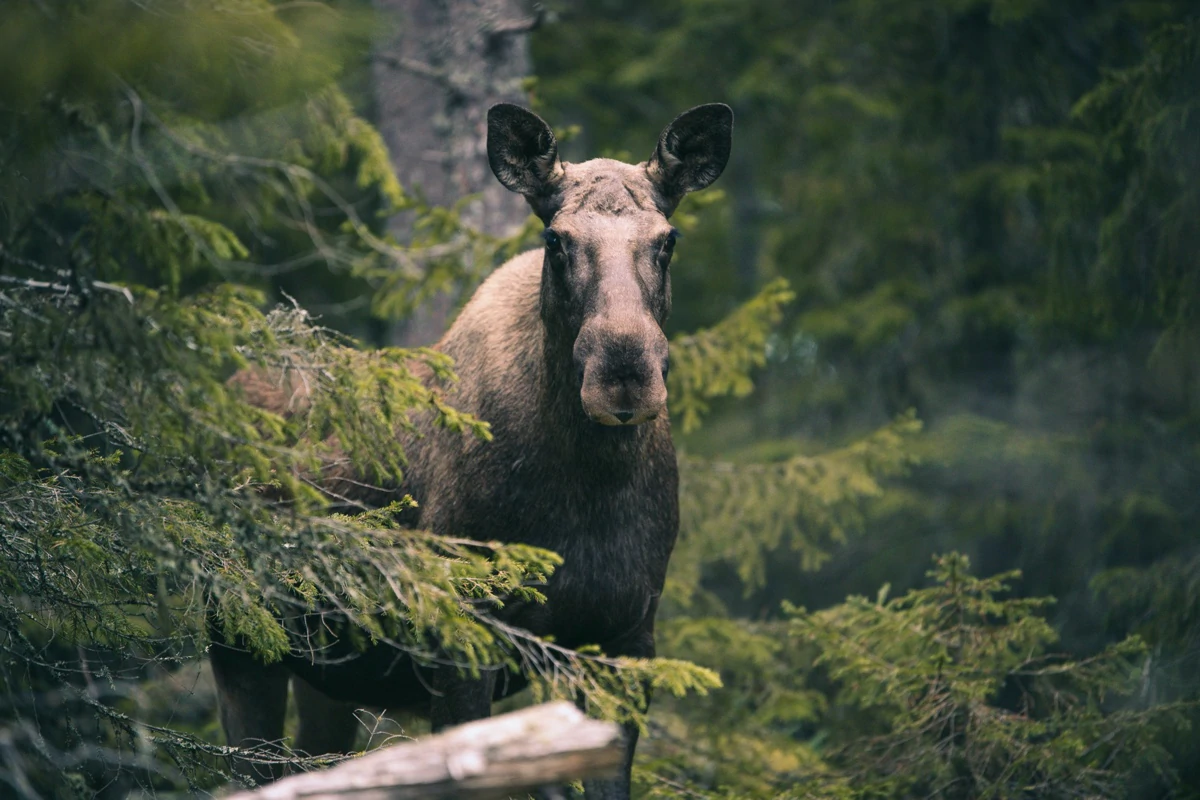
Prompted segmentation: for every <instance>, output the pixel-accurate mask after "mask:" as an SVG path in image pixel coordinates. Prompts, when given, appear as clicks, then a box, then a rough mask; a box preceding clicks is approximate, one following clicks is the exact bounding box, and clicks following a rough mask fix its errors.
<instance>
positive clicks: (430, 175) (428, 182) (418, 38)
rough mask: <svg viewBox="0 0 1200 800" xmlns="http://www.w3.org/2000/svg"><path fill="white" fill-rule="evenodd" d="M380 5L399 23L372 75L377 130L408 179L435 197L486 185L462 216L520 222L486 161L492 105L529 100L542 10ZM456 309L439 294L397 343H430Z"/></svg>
mask: <svg viewBox="0 0 1200 800" xmlns="http://www.w3.org/2000/svg"><path fill="white" fill-rule="evenodd" d="M375 6H376V8H377V9H378V10H379V11H381V12H382V13H383V14H384V15H385V16H386V17H388V18H389V19H390V20H392V21H393V22H394V24H395V25H396V35H395V36H394V37H392V38H391V39H390V40H389V41H387V42H385V43H384V44H383V45H382V46H381V47H380V48H379V50H378V52H377V54H376V58H375V65H374V80H375V95H376V104H377V115H378V126H379V130H380V131H381V133H382V134H383V137H384V139H385V141H386V142H387V145H388V148H389V150H390V151H391V157H392V166H393V168H394V169H395V171H396V174H397V176H398V177H399V178H400V182H401V183H402V184H403V185H404V187H405V189H406V190H409V191H412V190H413V189H419V190H420V191H421V192H422V193H423V194H424V196H425V197H426V198H427V199H428V201H429V202H430V203H432V204H434V205H442V206H444V205H450V204H452V203H454V202H456V201H458V200H459V199H461V198H462V197H464V196H465V195H468V194H479V195H480V199H479V200H477V201H476V202H474V203H472V204H471V206H470V207H469V208H468V209H464V211H463V218H464V221H465V222H466V223H467V224H469V225H471V226H472V227H474V228H477V229H479V230H482V231H484V232H486V233H489V234H493V235H500V234H505V233H508V232H510V231H512V230H513V229H514V228H515V227H516V226H518V225H520V224H521V222H522V221H523V220H524V219H525V218H526V217H527V216H528V213H529V212H528V209H527V208H526V207H525V204H524V202H523V201H522V200H521V198H519V197H517V196H516V195H514V194H512V193H510V192H508V191H507V190H505V189H504V188H503V187H502V186H500V184H499V183H498V182H497V181H496V180H495V178H493V177H492V174H491V170H490V169H489V168H488V163H487V110H488V108H489V107H490V106H491V105H492V104H493V103H497V102H502V101H504V102H513V103H523V102H524V100H525V97H524V92H523V91H522V88H521V81H522V80H523V79H524V78H525V76H526V75H528V73H529V71H530V59H529V35H528V34H529V31H530V30H532V29H533V28H534V27H535V26H536V25H537V23H538V22H539V21H540V16H537V15H535V14H534V12H533V11H532V10H531V9H530V8H528V7H527V5H526V4H525V3H524V2H521V0H375ZM408 225H409V220H408V219H406V218H404V217H403V216H401V217H398V218H397V219H395V220H393V232H394V233H396V234H397V235H398V236H399V237H400V238H401V240H403V239H404V238H405V237H406V235H407V228H408ZM449 312H450V301H449V299H448V298H445V297H439V298H438V299H437V300H435V301H434V302H431V303H428V304H426V306H425V307H424V308H422V309H420V310H418V312H417V313H416V314H415V315H413V317H412V318H410V319H409V320H407V321H406V322H405V323H404V324H401V325H397V326H395V329H394V330H393V331H392V334H391V335H390V336H389V338H390V339H391V341H390V342H389V343H391V344H401V345H424V344H430V343H432V342H433V341H435V340H436V339H437V338H438V337H439V336H440V335H441V334H442V332H443V330H444V328H445V325H446V320H447V317H448V314H449Z"/></svg>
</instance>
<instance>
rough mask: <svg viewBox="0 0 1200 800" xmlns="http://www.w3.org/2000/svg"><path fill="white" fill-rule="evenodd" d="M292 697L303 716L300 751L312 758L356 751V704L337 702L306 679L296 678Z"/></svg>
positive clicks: (358, 725) (297, 737)
mask: <svg viewBox="0 0 1200 800" xmlns="http://www.w3.org/2000/svg"><path fill="white" fill-rule="evenodd" d="M292 695H293V696H294V697H295V699H296V710H297V711H298V712H299V717H300V731H299V733H298V734H297V735H296V749H297V750H298V751H300V752H301V753H305V754H307V755H310V756H323V755H328V754H335V755H346V754H348V753H353V752H354V741H355V739H357V738H358V729H359V727H361V726H360V724H359V721H358V718H357V717H355V716H354V705H353V704H352V703H343V702H341V701H339V700H333V699H332V698H330V697H329V696H328V695H326V694H324V693H322V692H320V691H318V690H317V689H315V688H313V686H312V684H310V683H309V682H308V681H305V680H304V679H302V678H299V677H296V678H293V679H292Z"/></svg>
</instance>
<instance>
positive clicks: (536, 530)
mask: <svg viewBox="0 0 1200 800" xmlns="http://www.w3.org/2000/svg"><path fill="white" fill-rule="evenodd" d="M488 125H489V127H488V154H489V161H490V162H491V166H492V170H493V172H494V173H495V174H496V176H497V178H498V179H499V180H500V181H501V183H503V184H504V185H505V186H507V187H508V188H510V189H512V190H514V191H517V192H519V193H521V194H523V195H524V196H525V197H526V198H527V199H528V201H529V203H530V205H531V206H532V208H533V209H534V211H535V213H537V214H538V216H539V217H540V218H541V219H542V221H543V222H544V223H546V232H545V234H544V238H545V241H546V246H545V248H544V249H542V250H537V251H531V252H527V253H524V254H522V255H520V256H517V257H516V258H514V259H513V260H512V261H510V262H508V263H507V264H505V265H504V266H502V267H500V268H499V269H498V270H497V271H496V272H495V273H494V274H493V275H492V276H491V277H489V278H488V280H487V281H485V282H484V283H483V285H482V286H480V288H479V289H478V290H477V291H476V293H475V295H474V297H472V299H471V301H470V302H469V303H468V304H467V305H466V307H465V308H464V309H463V311H462V313H461V314H460V315H459V317H458V319H457V320H456V321H455V323H454V325H453V326H452V327H451V328H450V330H449V331H448V332H447V334H446V335H445V336H444V337H443V339H442V340H441V342H439V343H438V345H437V348H438V349H440V350H442V351H443V352H445V353H446V354H448V355H449V356H451V357H452V358H453V359H454V362H455V364H456V369H457V371H458V374H459V382H458V383H457V384H456V385H455V386H454V387H453V388H451V389H450V390H449V392H448V396H447V401H448V402H449V403H450V404H451V405H453V406H455V407H456V408H459V409H462V410H464V411H469V412H471V413H473V414H475V415H477V416H479V417H481V418H483V419H486V420H488V421H489V422H490V423H491V425H492V431H493V434H494V436H493V439H492V440H491V441H483V440H479V439H474V438H471V437H463V436H461V435H458V434H454V433H451V432H449V431H444V430H438V429H428V430H425V431H423V433H422V435H420V436H416V437H413V438H412V439H411V441H407V442H406V443H405V445H406V452H407V453H408V456H409V469H408V472H407V474H406V476H405V483H404V485H403V487H402V488H403V491H404V492H406V493H409V494H411V495H412V496H413V497H414V499H416V500H417V501H418V507H417V509H416V510H415V514H416V515H417V516H416V518H414V519H413V520H411V522H413V523H414V524H417V525H420V526H421V527H424V528H428V529H430V530H432V531H434V532H437V533H446V534H453V535H455V536H462V537H467V538H471V539H477V540H481V541H488V540H497V541H505V542H521V543H526V544H531V545H536V546H539V547H544V548H547V549H550V550H554V551H555V552H557V553H558V554H560V555H561V556H562V557H563V563H562V565H561V566H560V567H559V568H558V569H557V570H556V571H555V573H554V575H553V576H552V577H551V579H550V581H549V583H548V585H547V586H546V587H545V589H544V593H545V595H546V598H547V602H546V603H544V604H518V605H516V606H515V607H514V608H513V609H512V610H510V611H508V612H506V616H505V621H506V622H507V623H509V624H511V625H515V626H518V627H521V628H524V629H527V630H528V631H530V632H531V633H533V634H536V635H539V636H553V637H554V638H555V640H556V641H557V642H559V643H560V644H563V645H566V646H568V647H575V646H580V645H584V644H596V645H599V646H600V647H601V648H602V649H603V650H604V651H605V652H606V653H608V654H609V655H627V656H640V657H650V656H653V655H654V635H653V631H654V615H655V611H656V610H657V604H658V597H659V594H660V593H661V591H662V587H663V581H664V579H665V576H666V569H667V562H668V559H669V557H670V554H671V550H672V547H673V546H674V543H675V537H676V533H677V530H678V525H679V510H678V474H677V471H676V460H675V452H674V448H673V446H672V443H671V432H670V421H669V418H668V416H667V413H666V383H665V381H666V375H667V368H668V364H667V342H666V338H665V336H664V334H663V332H662V325H663V323H664V321H665V320H666V318H667V315H668V314H669V312H670V271H669V263H670V259H671V254H672V251H673V248H674V242H675V238H676V236H677V232H676V231H675V230H674V229H673V228H672V227H671V226H670V224H669V222H668V221H667V220H668V217H669V216H670V214H671V213H672V212H673V211H674V209H675V206H676V205H677V204H678V202H679V201H680V199H682V197H683V195H684V194H685V193H687V192H689V191H694V190H696V189H700V188H704V187H705V186H707V185H709V184H710V183H711V182H712V181H713V180H715V179H716V178H717V176H719V175H720V173H721V171H722V169H723V168H724V166H725V163H726V161H727V159H728V156H729V148H730V137H731V133H732V113H731V112H730V110H729V109H728V107H726V106H723V105H716V104H715V105H708V106H700V107H698V108H695V109H692V110H691V111H689V112H685V113H684V114H682V115H680V117H678V118H677V119H676V120H675V121H674V122H673V123H672V124H671V125H670V126H668V128H667V129H666V130H665V131H664V132H663V135H662V137H660V140H659V143H658V147H657V148H656V150H655V153H654V155H653V156H652V157H651V159H650V160H649V161H648V162H646V163H643V164H637V165H631V164H625V163H622V162H619V161H612V160H608V159H595V160H592V161H588V162H583V163H581V164H568V163H563V162H561V161H560V160H559V158H558V152H557V144H556V142H555V139H554V135H553V133H552V132H551V130H550V128H549V127H548V126H547V125H546V124H545V123H544V122H543V121H542V120H541V119H539V118H538V117H537V116H535V115H534V114H532V113H531V112H528V111H526V110H524V109H521V108H519V107H516V106H511V105H499V106H495V107H493V108H492V109H491V111H490V112H489V115H488ZM212 662H213V668H214V673H215V675H216V678H217V683H218V690H219V693H220V696H221V711H222V724H223V725H224V727H225V731H226V736H227V738H228V740H229V741H230V742H231V743H241V742H245V741H249V740H263V741H271V740H275V739H278V738H279V737H280V736H281V734H282V722H283V711H284V708H285V705H286V697H287V681H288V678H289V673H291V674H294V675H296V676H298V677H299V678H301V679H302V680H299V681H296V694H297V698H298V700H299V704H298V705H299V712H300V723H301V729H300V735H299V740H298V741H297V748H298V749H301V750H305V751H307V752H310V753H320V752H341V751H345V750H347V749H349V748H350V747H351V746H352V745H353V738H354V733H355V728H354V720H353V717H352V716H350V715H349V714H348V713H347V711H346V706H345V705H344V704H345V703H352V704H357V705H379V706H385V707H392V708H396V707H407V708H418V709H424V710H427V711H428V713H429V714H430V716H431V718H432V721H433V724H434V726H435V728H438V727H442V726H445V725H451V724H458V723H461V722H466V721H469V720H471V719H475V718H478V717H481V716H486V715H487V714H488V713H489V711H490V705H491V702H492V700H493V697H495V696H500V695H502V694H503V693H504V692H505V691H506V689H507V688H513V687H515V686H516V685H518V684H516V683H508V684H506V685H504V686H500V687H497V686H496V685H495V675H494V673H490V674H485V675H484V677H482V678H475V679H470V678H464V677H462V676H460V675H459V674H458V673H457V671H455V670H454V669H452V668H448V667H447V668H439V669H437V670H435V671H434V672H433V673H432V675H429V676H425V677H422V676H420V675H417V674H416V671H415V668H414V667H412V666H411V665H409V666H408V667H407V668H406V667H405V666H404V665H399V664H398V656H397V653H396V651H394V650H390V649H386V648H378V649H376V650H372V651H368V652H366V653H364V654H362V655H361V656H359V657H357V658H354V659H351V660H349V661H346V662H345V663H342V664H338V665H337V666H334V665H330V664H324V665H319V664H314V663H312V662H310V661H307V660H305V659H304V658H302V657H300V656H298V655H297V656H292V657H291V658H289V659H287V660H285V662H284V663H283V664H282V665H275V666H271V667H265V666H262V665H259V664H256V663H254V662H253V661H252V660H251V659H250V658H249V657H248V656H247V655H246V654H245V653H244V652H242V651H241V650H239V649H238V648H237V647H236V646H231V645H225V644H223V643H220V642H218V643H217V644H215V645H214V647H213V649H212ZM626 743H627V757H626V765H625V766H626V768H625V774H624V775H623V776H622V777H621V778H619V779H617V780H616V781H610V782H600V783H597V784H594V785H592V784H589V785H588V786H587V787H586V788H587V793H588V796H589V797H628V794H629V767H630V764H631V763H632V757H633V748H634V745H635V743H636V729H635V728H628V729H627V731H626ZM259 777H272V776H271V775H261V776H259Z"/></svg>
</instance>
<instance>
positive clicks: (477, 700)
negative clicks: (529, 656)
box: [429, 666, 496, 733]
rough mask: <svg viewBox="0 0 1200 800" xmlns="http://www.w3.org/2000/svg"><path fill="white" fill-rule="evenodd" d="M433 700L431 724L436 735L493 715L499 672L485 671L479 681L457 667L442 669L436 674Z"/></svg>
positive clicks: (430, 711)
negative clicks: (461, 672) (461, 673)
mask: <svg viewBox="0 0 1200 800" xmlns="http://www.w3.org/2000/svg"><path fill="white" fill-rule="evenodd" d="M431 683H432V689H433V698H432V699H431V701H430V707H429V722H430V725H431V726H432V727H433V732H434V733H437V732H438V731H440V730H442V729H443V728H449V727H453V726H454V725H461V724H463V723H464V722H471V721H473V720H477V719H483V718H485V717H490V716H491V715H492V691H493V688H494V686H495V683H496V670H494V669H493V670H484V671H483V674H482V675H480V676H479V677H478V678H474V677H471V676H470V675H460V674H459V672H458V670H456V669H455V668H454V667H448V666H447V667H438V668H437V669H435V670H434V672H433V680H432V681H431Z"/></svg>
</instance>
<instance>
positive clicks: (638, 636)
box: [579, 616, 654, 800]
mask: <svg viewBox="0 0 1200 800" xmlns="http://www.w3.org/2000/svg"><path fill="white" fill-rule="evenodd" d="M651 620H653V616H651ZM604 652H605V653H606V654H607V655H610V656H630V657H633V658H654V631H653V630H652V629H647V630H641V631H638V632H637V633H635V634H633V635H632V636H630V637H628V638H627V639H624V640H623V641H620V642H617V643H614V644H611V645H609V646H608V647H605V648H604ZM643 692H644V695H645V698H646V707H645V708H643V709H642V711H644V712H646V711H649V710H650V686H649V685H648V684H647V685H646V686H644V687H643ZM579 705H580V706H581V707H582V706H585V705H586V702H585V701H583V699H582V698H581V699H580V703H579ZM638 734H639V730H638V726H637V724H636V723H634V722H626V723H625V724H624V725H622V726H621V739H622V741H623V744H624V745H625V758H624V760H623V761H622V762H621V772H620V773H619V774H618V775H617V777H615V778H607V779H604V780H592V781H584V782H583V794H584V797H585V798H587V800H629V797H630V794H631V792H632V791H633V790H632V786H631V783H632V778H631V773H632V772H633V754H634V751H635V750H636V749H637V742H638Z"/></svg>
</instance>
